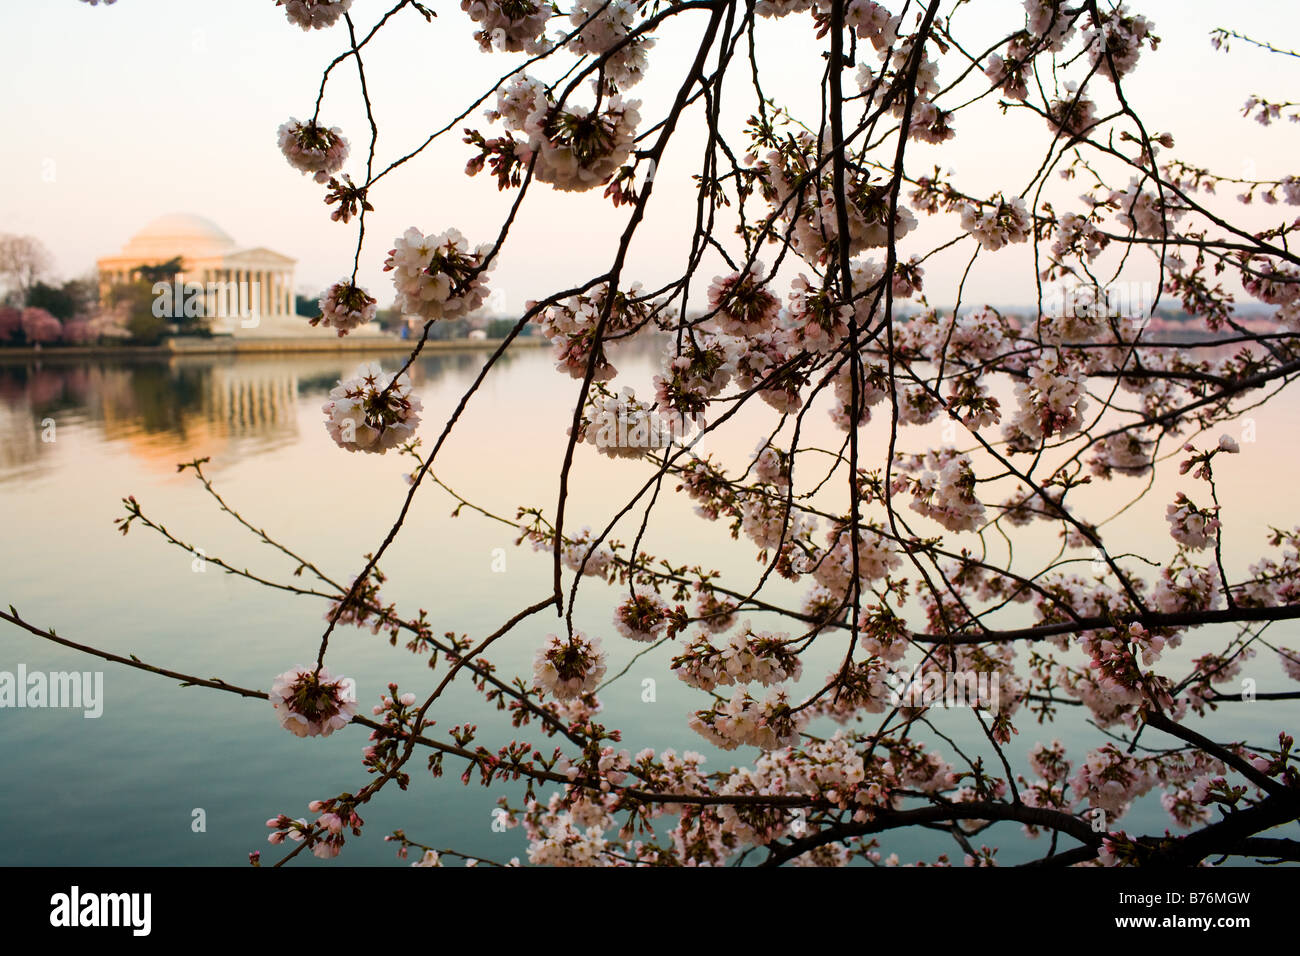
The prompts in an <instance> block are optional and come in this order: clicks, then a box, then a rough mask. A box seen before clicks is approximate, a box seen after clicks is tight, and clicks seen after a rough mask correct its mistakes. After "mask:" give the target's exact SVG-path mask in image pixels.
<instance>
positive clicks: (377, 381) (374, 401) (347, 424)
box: [321, 362, 424, 454]
mask: <svg viewBox="0 0 1300 956" xmlns="http://www.w3.org/2000/svg"><path fill="white" fill-rule="evenodd" d="M423 408H424V405H423V403H421V401H420V399H419V397H418V396H417V395H414V394H412V392H411V382H410V379H409V378H408V377H407V375H406V374H405V373H404V372H402V373H398V372H385V371H384V370H383V368H381V367H380V366H379V365H378V364H376V363H373V362H371V363H367V364H365V365H362V366H360V367H359V368H358V369H357V370H356V372H354V373H353V375H352V377H351V378H346V379H343V380H341V381H340V382H339V383H338V384H337V385H335V386H334V387H333V388H332V389H330V394H329V400H328V401H326V402H325V404H324V405H322V406H321V411H322V412H324V413H325V430H326V431H327V432H329V436H330V438H332V439H334V441H335V443H336V444H337V445H338V446H339V447H340V448H346V449H347V450H348V451H362V452H367V453H370V454H383V453H384V452H386V451H388V450H389V449H390V448H396V447H398V446H399V445H402V444H404V443H405V442H408V441H410V440H411V438H412V436H413V435H414V434H415V430H416V428H418V427H419V424H420V412H421V411H422V410H423Z"/></svg>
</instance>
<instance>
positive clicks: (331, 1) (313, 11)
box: [108, 0, 352, 30]
mask: <svg viewBox="0 0 1300 956" xmlns="http://www.w3.org/2000/svg"><path fill="white" fill-rule="evenodd" d="M108 2H109V3H112V2H113V0H108ZM275 3H276V6H280V7H284V15H285V16H286V17H288V18H289V22H290V23H292V24H294V25H295V26H300V27H302V28H303V29H304V30H323V29H325V28H326V27H331V26H333V25H334V24H335V23H336V22H338V19H339V17H341V16H343V14H345V13H347V12H348V8H350V7H351V6H352V0H275Z"/></svg>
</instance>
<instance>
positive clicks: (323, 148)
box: [278, 118, 348, 183]
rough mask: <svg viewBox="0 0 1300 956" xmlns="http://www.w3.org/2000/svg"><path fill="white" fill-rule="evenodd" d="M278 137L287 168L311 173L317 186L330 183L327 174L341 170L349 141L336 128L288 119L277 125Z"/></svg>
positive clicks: (313, 121) (310, 121)
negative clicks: (288, 166) (287, 162)
mask: <svg viewBox="0 0 1300 956" xmlns="http://www.w3.org/2000/svg"><path fill="white" fill-rule="evenodd" d="M278 135H279V139H280V152H282V153H283V154H284V158H285V159H287V160H288V161H289V165H290V166H292V167H293V168H294V169H297V170H299V171H301V172H302V173H304V174H306V173H312V174H313V176H314V178H315V180H316V182H318V183H327V182H329V178H330V174H331V173H336V172H338V171H339V170H340V169H342V168H343V163H344V162H346V161H347V158H348V141H347V140H346V139H344V138H343V132H342V131H341V130H340V129H339V128H338V127H337V126H332V127H325V126H321V125H320V124H319V123H317V122H316V121H315V120H308V121H307V122H306V123H303V122H300V121H299V120H296V119H293V118H290V119H289V121H288V122H286V123H284V124H283V125H281V126H280V129H279V131H278Z"/></svg>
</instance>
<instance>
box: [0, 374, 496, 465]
mask: <svg viewBox="0 0 1300 956" xmlns="http://www.w3.org/2000/svg"><path fill="white" fill-rule="evenodd" d="M371 360H373V361H379V362H381V363H382V364H383V366H384V367H385V368H390V369H391V368H395V367H397V365H398V363H397V361H396V360H395V359H394V358H393V357H390V356H379V357H373V358H371ZM363 361H366V357H364V356H361V357H352V356H341V355H339V354H337V353H327V352H320V353H309V352H301V353H295V354H290V355H286V354H275V353H271V354H265V355H262V354H245V355H241V356H239V357H237V358H236V357H230V358H219V357H216V356H210V355H193V356H176V357H173V358H170V359H166V360H155V359H147V360H143V361H130V362H120V361H89V362H88V361H84V360H81V359H76V360H73V361H59V360H58V359H57V357H53V358H51V359H45V358H42V359H36V360H32V359H26V360H24V361H21V362H13V363H7V362H0V484H3V483H4V482H7V481H12V480H17V479H19V478H21V476H23V475H25V474H31V473H32V471H31V469H32V467H33V466H35V467H37V468H40V467H42V465H41V464H40V462H41V460H42V459H43V458H45V456H47V455H50V454H54V453H55V452H57V451H58V449H59V448H75V447H78V446H77V442H78V441H80V440H83V439H84V438H85V437H90V438H91V440H92V441H102V442H107V443H112V444H114V445H121V446H122V447H123V448H125V449H127V450H128V451H129V452H130V454H131V455H132V456H133V457H136V458H139V459H143V460H146V461H148V462H150V463H151V465H152V466H156V467H157V468H158V470H160V471H174V470H175V467H176V463H177V462H180V461H186V460H188V459H190V458H194V457H198V456H203V455H208V456H211V457H212V458H214V459H222V460H228V461H232V460H238V459H240V458H245V457H249V456H251V455H257V454H263V453H265V452H267V451H272V450H274V449H277V448H281V447H283V446H285V445H290V444H293V443H295V442H297V441H300V440H302V438H303V436H302V431H303V429H300V428H299V418H300V417H305V419H304V420H306V421H308V422H309V423H310V422H314V421H318V420H320V414H319V409H320V406H321V404H322V403H323V402H324V401H325V396H326V395H327V394H328V393H329V390H330V389H331V388H332V387H333V386H334V385H335V384H336V383H337V382H338V380H339V378H340V377H342V376H345V375H350V374H352V373H353V371H354V370H355V369H356V367H357V365H358V364H359V363H360V362H363ZM511 361H512V359H511V357H510V356H506V357H505V358H503V360H502V362H503V364H505V365H508V364H509V363H510V362H511ZM482 362H483V356H482V354H481V353H473V352H463V353H449V354H446V355H433V356H424V357H422V358H421V359H420V360H419V361H418V362H416V363H415V364H414V365H413V366H412V368H411V370H410V374H411V377H412V379H413V380H414V382H415V385H416V387H417V389H421V390H423V391H424V393H425V395H426V398H427V397H428V396H429V392H428V387H429V386H430V385H431V384H432V383H433V382H434V381H436V380H437V379H438V378H439V377H441V376H442V375H445V374H448V373H455V374H459V375H460V376H461V377H463V378H466V377H468V376H472V375H473V374H474V372H475V371H477V368H478V367H479V365H481V363H482ZM466 380H468V378H466ZM46 418H50V419H52V420H54V421H55V422H56V423H57V427H58V434H59V443H58V445H57V446H56V445H54V444H42V442H41V440H40V433H41V432H40V430H41V422H42V421H44V420H45V419H46ZM312 427H313V426H312V425H311V424H308V425H307V426H306V428H307V429H308V430H310V429H311V428H312ZM79 430H84V431H87V432H89V436H83V438H82V439H79V438H78V437H77V433H78V431H79ZM324 434H325V432H324V428H323V427H321V430H320V432H319V433H318V435H317V437H318V438H319V439H323V438H324Z"/></svg>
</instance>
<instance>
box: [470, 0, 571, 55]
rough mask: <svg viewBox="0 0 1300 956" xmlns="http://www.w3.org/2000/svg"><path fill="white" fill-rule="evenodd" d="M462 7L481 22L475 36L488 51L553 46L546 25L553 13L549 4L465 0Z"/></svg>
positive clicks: (519, 0) (531, 50) (526, 0)
mask: <svg viewBox="0 0 1300 956" xmlns="http://www.w3.org/2000/svg"><path fill="white" fill-rule="evenodd" d="M460 8H461V9H462V10H464V11H465V12H466V13H468V14H469V18H470V19H471V20H473V21H474V22H475V23H476V24H478V26H479V29H478V30H476V31H475V32H474V39H475V40H477V41H478V45H479V49H481V50H482V51H483V52H484V53H488V52H491V51H492V50H500V51H504V52H508V53H520V52H523V53H543V52H545V51H546V50H548V49H550V45H551V44H550V41H549V40H547V38H546V25H547V23H548V22H549V21H550V19H551V16H552V15H553V12H554V11H553V8H552V7H551V5H550V4H549V3H544V2H538V3H534V2H532V0H461V3H460Z"/></svg>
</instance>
